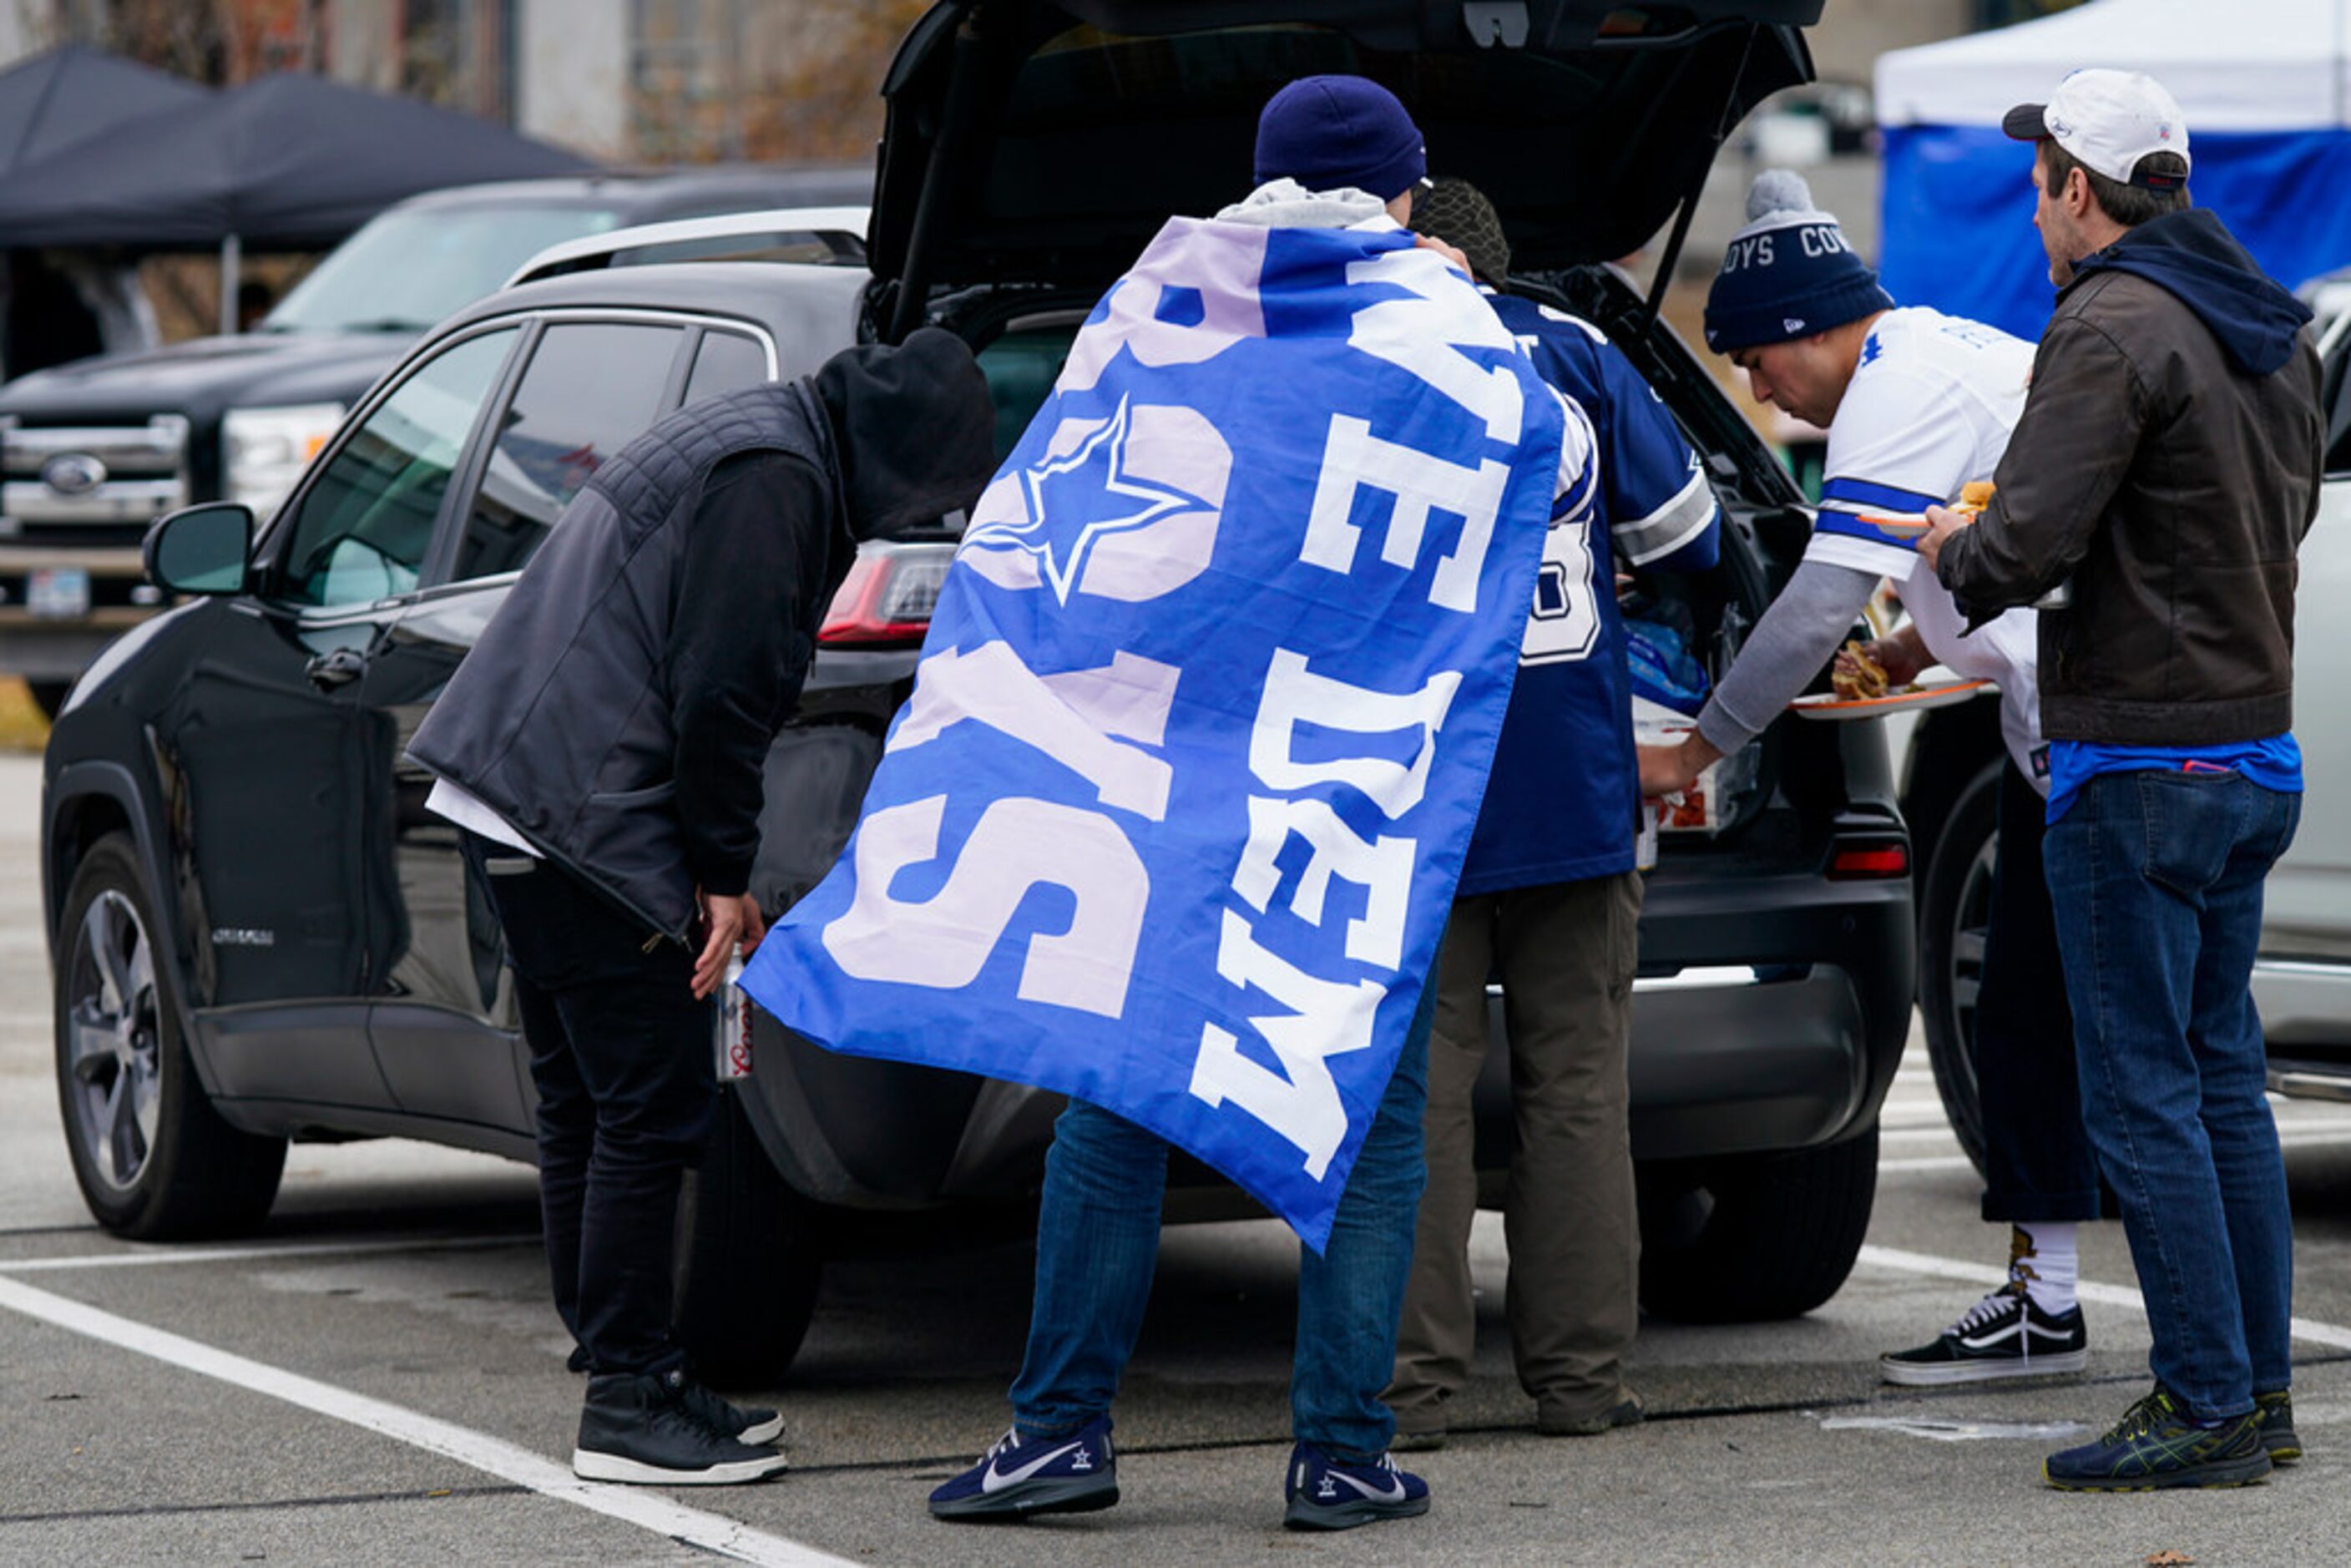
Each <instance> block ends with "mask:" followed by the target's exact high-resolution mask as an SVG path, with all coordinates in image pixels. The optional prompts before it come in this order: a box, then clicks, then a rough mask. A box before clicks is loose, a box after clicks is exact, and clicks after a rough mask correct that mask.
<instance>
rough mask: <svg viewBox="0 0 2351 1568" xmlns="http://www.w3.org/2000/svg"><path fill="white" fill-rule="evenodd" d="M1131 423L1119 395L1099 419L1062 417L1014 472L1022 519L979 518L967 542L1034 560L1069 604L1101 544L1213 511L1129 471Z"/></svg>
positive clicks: (1207, 503)
mask: <svg viewBox="0 0 2351 1568" xmlns="http://www.w3.org/2000/svg"><path fill="white" fill-rule="evenodd" d="M1133 435H1134V410H1133V409H1132V408H1131V406H1130V404H1129V401H1128V400H1127V399H1126V398H1124V397H1122V398H1120V399H1119V402H1118V407H1117V408H1116V409H1114V410H1113V411H1112V412H1111V413H1110V414H1109V415H1108V416H1106V417H1104V418H1102V419H1099V420H1064V421H1063V422H1062V423H1061V426H1060V428H1059V429H1058V430H1057V431H1056V432H1055V433H1054V438H1053V441H1052V442H1051V444H1050V446H1049V447H1048V449H1047V453H1046V455H1045V456H1043V457H1041V458H1040V459H1039V460H1038V461H1036V462H1034V463H1031V464H1029V465H1028V466H1027V467H1025V468H1022V469H1020V470H1019V498H1020V511H1021V516H1020V518H1019V520H1018V521H1014V520H1012V519H1011V518H1009V517H1006V518H1003V519H1002V520H988V521H977V520H976V521H975V523H974V526H973V528H971V530H970V532H969V534H968V535H967V539H966V542H967V545H969V546H972V547H974V548H976V549H981V550H994V549H1017V550H1019V551H1020V552H1022V553H1023V554H1026V555H1028V556H1029V557H1031V558H1033V559H1034V560H1035V563H1036V566H1037V570H1038V573H1039V575H1040V577H1041V578H1042V579H1043V580H1044V581H1045V583H1046V584H1047V585H1048V586H1050V588H1051V589H1052V591H1053V595H1054V597H1055V598H1057V599H1059V600H1060V601H1061V602H1062V603H1064V604H1067V603H1068V602H1069V601H1070V595H1071V592H1073V591H1077V590H1078V587H1079V584H1080V582H1081V580H1082V579H1083V578H1084V576H1085V573H1086V569H1087V566H1088V565H1089V563H1090V562H1092V560H1093V559H1094V558H1095V556H1096V554H1097V553H1098V552H1100V551H1101V550H1102V548H1103V547H1104V546H1105V545H1107V544H1114V543H1116V542H1117V541H1123V540H1129V539H1132V540H1134V541H1135V542H1137V543H1142V542H1143V540H1142V538H1141V536H1144V535H1145V534H1148V533H1149V532H1151V531H1152V530H1153V529H1155V528H1159V527H1160V526H1161V525H1163V524H1165V523H1167V522H1169V521H1171V520H1172V519H1175V518H1177V517H1185V516H1187V515H1190V514H1196V513H1203V512H1214V511H1216V510H1217V507H1218V505H1219V503H1218V502H1217V501H1215V500H1211V499H1208V498H1207V497H1202V496H1200V495H1198V494H1196V492H1194V491H1192V490H1189V489H1186V488H1184V487H1183V486H1176V485H1171V484H1169V483H1167V482H1165V480H1162V479H1157V478H1151V477H1145V476H1142V475H1139V474H1137V473H1135V472H1134V470H1133V469H1132V468H1131V467H1130V466H1129V464H1128V452H1127V446H1128V442H1129V440H1130V439H1131V438H1132V436H1133ZM1005 477H1007V478H1009V477H1011V476H1009V475H1008V476H1005ZM998 483H999V484H1000V483H1001V480H999V481H998ZM984 509H986V510H994V509H995V508H992V507H990V508H984ZM1203 564H1205V563H1203Z"/></svg>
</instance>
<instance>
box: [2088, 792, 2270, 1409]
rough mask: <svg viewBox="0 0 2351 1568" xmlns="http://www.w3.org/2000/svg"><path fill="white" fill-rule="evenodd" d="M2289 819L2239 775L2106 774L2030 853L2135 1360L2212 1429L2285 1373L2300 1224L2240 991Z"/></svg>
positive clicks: (2246, 997) (2247, 987)
mask: <svg viewBox="0 0 2351 1568" xmlns="http://www.w3.org/2000/svg"><path fill="white" fill-rule="evenodd" d="M2301 815H2302V797H2301V796H2300V795H2295V794H2282V793H2280V792H2278V791H2276V790H2273V789H2263V788H2262V787H2261V786H2260V785H2258V784H2255V783H2253V782H2252V781H2251V780H2250V779H2245V778H2243V777H2242V776H2241V775H2238V774H2235V773H2224V774H2200V773H2189V772H2183V771H2179V770H2175V769H2160V770H2158V769H2149V770H2147V771H2142V772H2135V773H2106V774H2100V775H2098V776H2097V777H2095V778H2093V779H2091V780H2090V781H2089V783H2088V784H2087V785H2085V787H2084V788H2083V790H2082V793H2081V795H2080V796H2079V797H2078V798H2077V799H2076V800H2074V805H2073V807H2072V809H2071V810H2068V811H2067V812H2066V814H2065V815H2064V817H2063V818H2061V819H2060V820H2058V821H2055V822H2053V823H2052V824H2050V828H2049V834H2048V838H2047V840H2046V841H2045V842H2044V844H2043V856H2044V858H2045V860H2046V862H2047V869H2048V873H2049V891H2050V896H2051V900H2052V902H2053V904H2054V906H2055V909H2056V915H2057V933H2058V942H2059V945H2060V946H2062V947H2063V948H2064V961H2065V988H2066V991H2067V992H2068V994H2069V995H2070V996H2071V998H2072V1000H2073V1005H2074V1047H2075V1051H2076V1055H2077V1057H2078V1059H2079V1064H2080V1068H2081V1081H2082V1106H2083V1115H2084V1119H2085V1123H2086V1124H2087V1126H2088V1129H2089V1134H2090V1141H2091V1143H2092V1144H2093V1145H2095V1147H2096V1149H2097V1151H2098V1161H2099V1165H2100V1166H2101V1168H2102V1169H2103V1170H2104V1171H2105V1177H2106V1183H2107V1185H2108V1186H2111V1187H2113V1188H2114V1190H2115V1195H2116V1198H2117V1199H2119V1201H2120V1202H2121V1205H2122V1211H2123V1224H2124V1227H2125V1228H2126V1230H2127V1232H2128V1234H2129V1236H2130V1245H2131V1261H2132V1263H2133V1264H2134V1265H2135V1266H2136V1267H2137V1270H2138V1281H2139V1290H2140V1291H2141V1293H2142V1294H2143V1295H2144V1296H2145V1297H2146V1299H2147V1324H2148V1327H2149V1328H2150V1329H2151V1330H2152V1331H2153V1333H2154V1337H2155V1348H2154V1351H2153V1352H2152V1354H2150V1356H2149V1358H2148V1359H2149V1362H2150V1363H2151V1364H2152V1366H2153V1369H2154V1372H2155V1375H2156V1376H2157V1377H2158V1378H2160V1379H2161V1380H2162V1381H2163V1383H2164V1385H2166V1386H2168V1388H2170V1389H2171V1390H2172V1391H2173V1392H2174V1393H2175V1394H2177V1395H2179V1396H2180V1397H2181V1398H2182V1399H2184V1400H2185V1401H2186V1402H2187V1404H2188V1406H2189V1409H2190V1410H2191V1411H2193V1412H2194V1413H2195V1414H2196V1415H2197V1416H2199V1417H2200V1418H2203V1419H2207V1420H2210V1419H2215V1418H2218V1417H2221V1416H2238V1415H2242V1414H2243V1413H2244V1412H2246V1411H2248V1410H2250V1409H2252V1407H2253V1396H2254V1395H2255V1394H2256V1393H2263V1394H2266V1393H2269V1392H2272V1391H2273V1390H2276V1389H2281V1388H2284V1387H2285V1386H2287V1385H2288V1384H2289V1383H2290V1382H2291V1381H2292V1378H2293V1371H2294V1368H2293V1360H2292V1354H2291V1349H2290V1346H2289V1343H2288V1333H2287V1324H2288V1321H2289V1319H2290V1317H2291V1314H2292V1311H2293V1296H2294V1218H2293V1215H2292V1213H2291V1211H2290V1210H2289V1209H2288V1207H2287V1202H2286V1189H2285V1163H2284V1160H2283V1157H2282V1156H2281V1155H2279V1153H2278V1141H2277V1127H2276V1125H2275V1124H2274V1123H2273V1121H2272V1120H2271V1118H2270V1108H2269V1102H2268V1101H2267V1100H2266V1099H2264V1098H2263V1097H2262V1090H2263V1086H2264V1081H2265V1076H2266V1072H2265V1069H2266V1062H2265V1059H2264V1055H2263V1051H2262V1024H2261V1019H2260V1018H2259V1017H2258V1016H2257V1015H2256V1014H2255V1012H2254V1010H2253V998H2252V970H2253V955H2254V951H2255V949H2256V947H2257V946H2258V945H2259V942H2260V939H2261V927H2262V881H2263V879H2264V878H2266V877H2267V876H2268V874H2269V869H2270V866H2271V864H2272V863H2273V862H2275V861H2276V859H2277V858H2278V856H2279V855H2281V854H2283V852H2285V848H2286V845H2287V844H2289V843H2291V842H2292V841H2293V840H2294V825H2295V823H2296V822H2297V821H2299V820H2300V819H2301Z"/></svg>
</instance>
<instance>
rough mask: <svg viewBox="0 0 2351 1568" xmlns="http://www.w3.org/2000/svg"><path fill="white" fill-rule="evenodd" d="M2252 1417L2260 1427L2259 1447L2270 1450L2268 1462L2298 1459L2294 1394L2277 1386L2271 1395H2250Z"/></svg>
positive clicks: (2285, 1463)
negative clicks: (2251, 1399)
mask: <svg viewBox="0 0 2351 1568" xmlns="http://www.w3.org/2000/svg"><path fill="white" fill-rule="evenodd" d="M2253 1419H2254V1421H2256V1422H2257V1423H2259V1424H2260V1426H2261V1429H2262V1448H2267V1449H2268V1450H2269V1451H2270V1463H2272V1464H2273V1465H2290V1464H2292V1463H2294V1461H2295V1460H2296V1459H2298V1458H2302V1439H2301V1438H2300V1437H2295V1436H2294V1395H2293V1393H2292V1392H2291V1391H2290V1390H2287V1389H2283V1388H2281V1389H2279V1390H2277V1391H2276V1392H2275V1393H2273V1394H2256V1395H2254V1396H2253Z"/></svg>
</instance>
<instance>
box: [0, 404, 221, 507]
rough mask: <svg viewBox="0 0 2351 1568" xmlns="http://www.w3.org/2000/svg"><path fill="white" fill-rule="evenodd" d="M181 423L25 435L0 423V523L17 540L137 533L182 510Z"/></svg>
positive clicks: (169, 418) (184, 448) (184, 433)
mask: <svg viewBox="0 0 2351 1568" xmlns="http://www.w3.org/2000/svg"><path fill="white" fill-rule="evenodd" d="M187 501H188V422H187V421H186V420H185V419H184V418H183V417H181V416H180V415H178V414H176V413H161V414H157V415H156V416H155V417H154V418H152V419H151V420H149V421H148V422H147V423H144V424H124V425H100V426H83V427H78V428H62V427H60V428H55V429H51V428H44V427H35V428H31V429H27V428H26V427H24V426H21V425H16V424H13V423H5V422H0V517H5V519H6V522H7V523H8V525H10V527H11V528H13V529H14V531H16V533H18V534H19V535H21V536H26V537H29V536H32V535H34V534H44V535H47V536H48V537H50V538H64V537H69V536H70V535H71V534H74V533H78V532H80V531H81V530H84V529H91V528H99V529H115V530H120V529H122V528H145V527H146V525H148V524H149V523H151V522H152V521H154V520H155V519H156V518H157V517H162V515H163V514H164V513H166V512H169V511H172V510H173V509H174V508H176V507H183V506H185V505H187Z"/></svg>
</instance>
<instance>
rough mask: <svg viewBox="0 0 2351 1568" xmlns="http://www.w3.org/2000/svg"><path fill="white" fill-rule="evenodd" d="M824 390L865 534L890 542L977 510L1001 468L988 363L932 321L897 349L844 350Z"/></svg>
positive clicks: (819, 380) (855, 516) (847, 506)
mask: <svg viewBox="0 0 2351 1568" xmlns="http://www.w3.org/2000/svg"><path fill="white" fill-rule="evenodd" d="M815 382H816V393H817V397H818V399H819V400H820V401H821V402H823V404H824V408H825V413H827V414H829V415H830V416H831V420H832V430H833V434H834V436H835V437H836V438H837V439H838V442H839V446H840V452H841V483H842V492H843V493H842V497H841V499H842V503H843V507H842V509H843V510H844V511H845V512H846V514H847V516H848V519H849V531H850V532H851V533H852V534H854V535H856V536H857V537H858V538H862V539H867V538H889V537H890V536H892V535H893V534H897V533H902V532H904V530H906V529H907V528H914V527H915V526H918V525H920V524H923V523H929V522H935V521H937V520H938V519H939V518H940V517H944V516H946V514H947V513H949V512H953V511H957V510H960V509H964V508H967V507H969V506H970V505H971V503H972V502H973V501H974V500H975V499H977V497H978V495H979V491H980V486H984V485H986V484H987V481H988V479H989V477H990V476H993V475H994V474H995V472H996V444H995V432H996V405H995V403H994V402H993V401H991V400H990V398H989V397H988V394H987V377H986V376H984V375H982V374H981V373H980V369H979V362H978V361H976V360H974V359H973V358H972V357H971V350H969V349H967V348H966V347H964V342H963V340H962V339H960V338H958V337H956V335H955V334H954V333H952V332H945V331H941V330H940V329H937V328H935V327H925V328H924V329H922V330H921V331H918V332H914V333H911V334H909V335H908V337H907V339H906V340H905V341H904V342H903V343H901V344H899V345H897V346H896V347H894V348H892V347H888V346H885V345H883V344H879V343H869V344H864V345H862V346H861V347H858V348H854V349H844V350H841V352H840V353H838V354H835V355H834V356H833V357H832V358H831V359H830V360H827V361H825V362H824V363H823V365H821V366H820V367H819V369H818V371H817V372H816V377H815Z"/></svg>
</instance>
